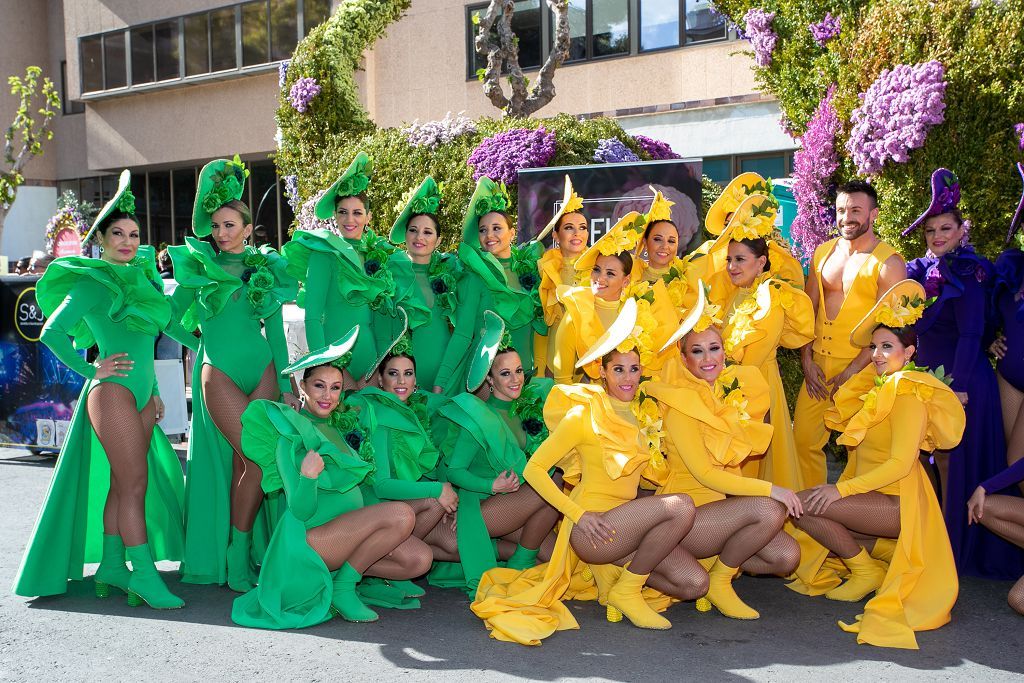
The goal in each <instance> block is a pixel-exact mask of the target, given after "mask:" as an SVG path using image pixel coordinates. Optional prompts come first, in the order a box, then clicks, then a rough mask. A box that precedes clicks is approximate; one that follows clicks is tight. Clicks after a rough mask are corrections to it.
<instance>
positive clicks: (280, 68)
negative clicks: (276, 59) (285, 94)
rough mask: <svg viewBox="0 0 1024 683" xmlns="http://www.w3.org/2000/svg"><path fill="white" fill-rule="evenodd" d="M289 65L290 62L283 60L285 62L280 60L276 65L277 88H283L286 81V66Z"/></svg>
mask: <svg viewBox="0 0 1024 683" xmlns="http://www.w3.org/2000/svg"><path fill="white" fill-rule="evenodd" d="M291 63H292V60H290V59H285V60H282V61H281V63H280V64H278V65H277V87H278V88H283V87H284V82H285V80H287V79H288V65H289V64H291Z"/></svg>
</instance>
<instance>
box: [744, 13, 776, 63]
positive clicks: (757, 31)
mask: <svg viewBox="0 0 1024 683" xmlns="http://www.w3.org/2000/svg"><path fill="white" fill-rule="evenodd" d="M743 21H744V23H745V24H746V28H745V29H744V30H743V32H744V34H745V36H746V39H747V40H749V41H750V44H751V46H753V48H754V63H755V64H757V65H758V66H771V63H772V53H773V52H775V43H777V42H778V40H779V36H777V35H776V34H775V31H774V30H773V29H772V22H773V21H775V12H765V11H764V10H763V9H759V8H757V7H755V8H753V9H749V10H747V13H746V14H744V15H743Z"/></svg>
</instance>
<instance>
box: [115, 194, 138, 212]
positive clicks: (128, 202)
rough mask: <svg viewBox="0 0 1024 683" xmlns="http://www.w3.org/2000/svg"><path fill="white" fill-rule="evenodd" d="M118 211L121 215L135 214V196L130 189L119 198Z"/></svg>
mask: <svg viewBox="0 0 1024 683" xmlns="http://www.w3.org/2000/svg"><path fill="white" fill-rule="evenodd" d="M117 210H118V211H120V212H121V213H128V214H132V215H134V214H135V195H133V194H132V191H131V190H130V189H128V188H125V191H124V192H123V193H122V194H121V196H120V197H118V198H117Z"/></svg>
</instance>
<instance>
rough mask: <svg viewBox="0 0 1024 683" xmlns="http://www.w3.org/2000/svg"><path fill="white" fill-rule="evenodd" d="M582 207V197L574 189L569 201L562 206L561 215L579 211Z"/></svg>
mask: <svg viewBox="0 0 1024 683" xmlns="http://www.w3.org/2000/svg"><path fill="white" fill-rule="evenodd" d="M582 208H583V198H582V197H580V196H579V195H578V194H576V191H575V190H573V193H572V196H571V197H570V198H569V201H568V202H566V204H565V206H564V207H562V215H563V216H564V215H565V214H567V213H576V212H577V211H580V210H581V209H582Z"/></svg>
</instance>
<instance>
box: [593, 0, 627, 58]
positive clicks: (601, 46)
mask: <svg viewBox="0 0 1024 683" xmlns="http://www.w3.org/2000/svg"><path fill="white" fill-rule="evenodd" d="M590 4H591V12H590V15H591V21H592V24H591V35H592V37H593V40H592V44H591V57H607V56H609V55H621V54H629V0H590Z"/></svg>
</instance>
